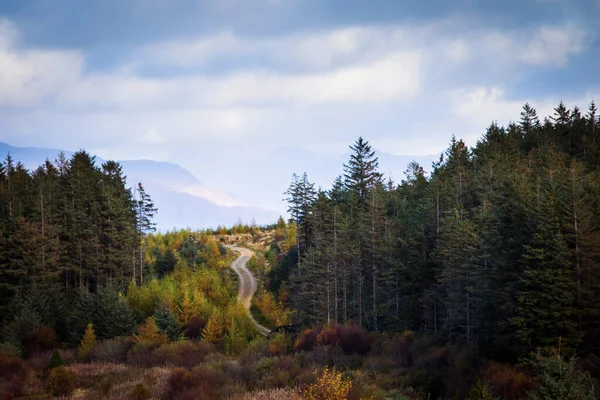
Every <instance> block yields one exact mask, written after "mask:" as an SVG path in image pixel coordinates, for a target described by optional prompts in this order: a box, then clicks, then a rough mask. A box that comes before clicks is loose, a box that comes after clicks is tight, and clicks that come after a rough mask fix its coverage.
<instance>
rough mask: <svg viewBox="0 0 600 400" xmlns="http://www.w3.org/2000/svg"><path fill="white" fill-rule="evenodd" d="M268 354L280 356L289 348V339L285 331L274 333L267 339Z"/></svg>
mask: <svg viewBox="0 0 600 400" xmlns="http://www.w3.org/2000/svg"><path fill="white" fill-rule="evenodd" d="M268 349H269V354H275V355H279V356H282V355H284V354H285V353H287V352H288V350H289V349H290V340H289V338H288V337H287V335H286V334H285V333H276V334H274V335H273V336H271V338H270V339H269V347H268Z"/></svg>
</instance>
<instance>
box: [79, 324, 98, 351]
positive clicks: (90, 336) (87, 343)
mask: <svg viewBox="0 0 600 400" xmlns="http://www.w3.org/2000/svg"><path fill="white" fill-rule="evenodd" d="M95 345H96V333H95V332H94V324H92V323H91V322H90V323H89V324H87V327H86V328H85V334H84V335H83V339H81V344H80V345H79V352H78V353H77V355H78V356H79V360H82V361H83V360H85V359H86V358H87V357H88V356H89V355H90V354H91V352H92V350H93V349H94V346H95Z"/></svg>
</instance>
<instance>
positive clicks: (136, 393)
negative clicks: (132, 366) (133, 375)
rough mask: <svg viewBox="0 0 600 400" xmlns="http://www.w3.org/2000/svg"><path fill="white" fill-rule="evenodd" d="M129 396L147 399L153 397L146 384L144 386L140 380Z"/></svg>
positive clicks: (135, 398) (133, 399) (137, 399)
mask: <svg viewBox="0 0 600 400" xmlns="http://www.w3.org/2000/svg"><path fill="white" fill-rule="evenodd" d="M129 398H130V399H131V400H147V399H150V398H152V393H151V392H150V390H149V389H148V388H147V387H146V386H144V384H143V383H141V382H140V383H138V384H137V385H135V386H134V387H133V389H132V390H131V393H130V394H129Z"/></svg>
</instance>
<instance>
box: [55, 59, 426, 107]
mask: <svg viewBox="0 0 600 400" xmlns="http://www.w3.org/2000/svg"><path fill="white" fill-rule="evenodd" d="M419 68H420V56H419V54H418V53H416V52H398V53H394V54H390V55H388V56H387V57H385V58H382V59H379V60H377V61H375V62H372V63H370V64H365V65H361V66H355V67H348V68H339V69H335V70H332V71H328V72H323V73H303V74H282V73H278V72H274V71H264V70H259V71H246V72H240V73H236V74H232V75H231V76H226V77H212V78H211V77H207V76H202V75H198V76H184V77H173V78H144V77H140V76H136V75H131V74H116V75H113V74H104V75H96V76H90V77H86V78H82V79H80V80H79V81H78V82H76V83H75V84H74V85H72V86H70V87H67V88H66V89H65V90H64V91H63V92H62V93H61V94H60V96H59V104H60V105H62V106H65V107H72V108H81V107H108V108H115V109H119V110H121V111H123V110H139V109H152V108H162V109H164V108H179V109H187V108H203V107H230V106H240V105H242V106H246V105H259V106H264V105H275V104H277V105H286V104H288V105H311V104H323V103H347V102H378V101H391V100H399V99H406V98H410V97H413V96H415V95H416V94H418V92H419V89H420V85H419V82H420V71H419Z"/></svg>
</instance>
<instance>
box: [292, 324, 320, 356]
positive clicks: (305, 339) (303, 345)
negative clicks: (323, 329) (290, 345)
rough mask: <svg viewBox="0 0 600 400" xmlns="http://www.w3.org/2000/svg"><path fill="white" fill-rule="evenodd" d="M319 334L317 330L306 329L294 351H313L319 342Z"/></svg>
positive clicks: (299, 337) (297, 340) (297, 341)
mask: <svg viewBox="0 0 600 400" xmlns="http://www.w3.org/2000/svg"><path fill="white" fill-rule="evenodd" d="M318 335H319V332H318V331H317V330H315V329H306V330H305V331H304V332H302V333H301V334H300V336H298V339H296V344H295V345H294V349H295V350H296V351H311V350H312V349H313V347H314V345H315V342H316V341H317V336H318Z"/></svg>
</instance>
